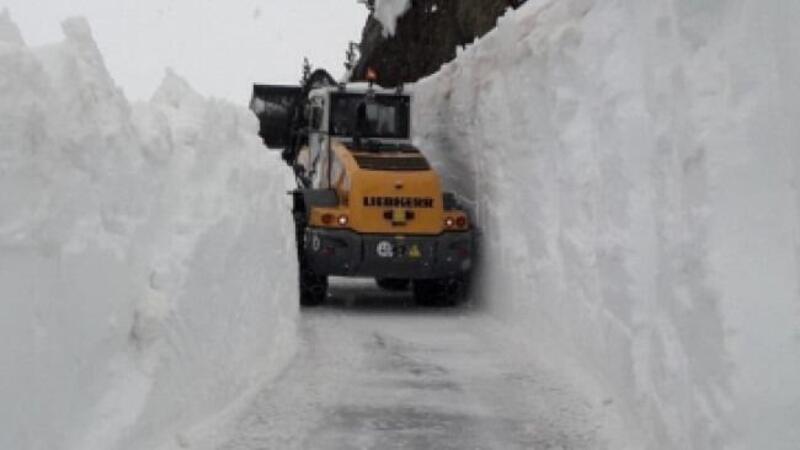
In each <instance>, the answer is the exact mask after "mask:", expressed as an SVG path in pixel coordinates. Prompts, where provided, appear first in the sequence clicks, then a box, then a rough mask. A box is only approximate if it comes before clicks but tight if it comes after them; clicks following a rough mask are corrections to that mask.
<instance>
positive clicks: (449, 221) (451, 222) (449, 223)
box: [444, 217, 456, 228]
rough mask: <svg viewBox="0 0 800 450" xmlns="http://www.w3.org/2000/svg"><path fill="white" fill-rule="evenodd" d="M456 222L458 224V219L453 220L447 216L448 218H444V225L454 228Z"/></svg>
mask: <svg viewBox="0 0 800 450" xmlns="http://www.w3.org/2000/svg"><path fill="white" fill-rule="evenodd" d="M455 224H456V221H455V220H453V218H452V217H447V218H445V219H444V226H445V227H447V228H453V226H454V225H455Z"/></svg>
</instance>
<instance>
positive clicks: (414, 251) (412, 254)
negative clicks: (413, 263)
mask: <svg viewBox="0 0 800 450" xmlns="http://www.w3.org/2000/svg"><path fill="white" fill-rule="evenodd" d="M421 256H422V252H420V251H419V247H418V246H417V245H416V244H415V245H412V246H411V248H410V249H409V250H408V257H409V258H419V257H421Z"/></svg>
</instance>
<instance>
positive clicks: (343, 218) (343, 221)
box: [339, 214, 350, 227]
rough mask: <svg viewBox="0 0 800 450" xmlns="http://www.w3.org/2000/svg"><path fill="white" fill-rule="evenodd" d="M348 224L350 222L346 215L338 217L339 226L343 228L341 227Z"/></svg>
mask: <svg viewBox="0 0 800 450" xmlns="http://www.w3.org/2000/svg"><path fill="white" fill-rule="evenodd" d="M349 222H350V219H349V218H348V217H347V216H346V215H344V214H342V215H341V216H339V225H340V226H343V227H344V226H347V224H348V223H349Z"/></svg>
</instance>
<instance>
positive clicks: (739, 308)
mask: <svg viewBox="0 0 800 450" xmlns="http://www.w3.org/2000/svg"><path fill="white" fill-rule="evenodd" d="M695 3H698V5H695V6H692V2H686V1H678V0H669V1H661V2H603V1H594V0H589V1H586V0H574V1H573V0H563V1H562V0H553V1H549V0H545V1H536V2H527V3H526V4H525V5H524V6H522V7H521V8H520V9H519V10H518V11H516V12H513V13H509V14H507V15H506V16H504V17H503V18H501V20H500V21H499V26H498V28H497V29H496V30H494V31H493V32H491V33H489V34H488V35H486V36H484V37H483V38H481V40H480V41H479V42H477V43H476V44H474V45H472V46H470V47H468V48H467V49H466V50H465V51H463V52H462V53H461V54H460V56H459V57H458V58H457V59H456V60H455V61H453V62H452V63H450V64H447V65H445V66H444V67H443V68H442V70H441V71H440V72H439V73H437V74H435V75H433V76H431V77H429V78H427V79H425V80H423V81H421V82H419V83H418V84H417V86H415V88H414V90H415V98H416V101H417V103H416V104H415V112H414V125H415V130H416V133H417V137H416V141H417V142H416V144H417V145H418V146H419V147H420V148H422V149H433V152H432V153H433V155H432V156H433V159H434V160H435V161H434V163H435V166H436V167H437V168H438V169H440V170H441V171H442V172H443V173H444V174H445V175H444V179H445V183H446V184H447V185H448V186H447V187H449V188H450V189H452V190H455V191H456V192H459V193H461V194H463V195H465V196H467V197H468V198H469V199H470V200H471V201H472V203H473V204H474V205H476V208H475V211H476V213H477V219H478V225H479V226H480V228H481V229H482V233H483V234H482V248H481V250H482V252H481V255H482V259H483V261H484V264H483V266H482V267H481V268H480V270H479V271H478V274H477V280H475V282H474V286H475V287H476V290H477V294H476V298H478V299H482V300H483V301H484V303H483V305H482V306H484V307H485V308H486V309H487V310H489V311H491V312H492V313H493V314H495V315H497V316H498V317H501V318H504V319H505V320H506V322H507V323H509V324H511V325H512V326H514V327H516V328H518V329H520V330H521V331H520V332H521V333H523V334H525V335H527V336H528V340H529V342H530V343H531V345H532V346H533V347H534V348H535V349H536V351H537V352H539V353H540V354H543V355H546V358H549V359H550V360H551V361H553V362H554V363H559V364H562V365H563V366H565V367H568V368H570V369H569V370H567V372H571V373H573V374H576V375H578V374H583V375H585V376H586V377H588V378H594V379H596V380H601V381H600V384H601V385H602V386H604V387H602V388H601V390H606V391H607V392H609V394H608V395H609V398H610V399H612V400H613V404H614V405H617V406H620V407H621V410H622V411H624V412H625V411H627V413H628V414H630V424H629V425H630V426H629V427H628V428H629V429H630V430H643V435H644V437H645V439H646V440H647V441H648V442H647V443H646V444H645V445H642V446H638V447H635V448H648V449H664V450H667V449H669V450H671V449H720V448H732V449H734V448H735V449H757V448H769V449H781V450H793V449H796V448H797V443H798V442H800V431H798V427H797V424H798V423H800V385H798V383H797V377H798V374H800V337H798V336H800V333H799V332H798V323H800V303H798V299H799V298H800V295H799V294H798V293H799V292H800V283H799V280H800V257H798V255H800V251H799V250H798V249H800V232H798V230H800V187H799V184H798V180H800V152H798V149H800V128H799V127H798V126H797V123H796V122H797V118H798V117H800V87H799V86H800V85H798V82H797V80H800V57H799V56H798V55H800V44H798V43H800V28H799V27H797V23H798V22H800V3H797V2H763V1H760V0H734V1H711V2H703V5H702V6H699V2H695Z"/></svg>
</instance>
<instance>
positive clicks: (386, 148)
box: [250, 70, 474, 306]
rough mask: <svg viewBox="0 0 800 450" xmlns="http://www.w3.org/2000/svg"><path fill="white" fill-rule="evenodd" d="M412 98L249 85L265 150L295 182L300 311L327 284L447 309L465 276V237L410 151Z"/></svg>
mask: <svg viewBox="0 0 800 450" xmlns="http://www.w3.org/2000/svg"><path fill="white" fill-rule="evenodd" d="M412 98H413V97H412V95H411V94H409V93H407V92H403V90H402V88H400V89H396V90H395V89H391V90H390V89H382V88H375V87H373V83H372V82H370V83H369V84H366V83H353V84H338V83H336V82H335V81H334V80H333V78H331V76H330V75H329V74H328V73H327V72H325V71H324V70H317V71H315V72H313V73H311V74H310V75H309V76H307V77H305V81H304V83H303V84H302V85H301V86H299V87H293V86H280V85H261V84H257V85H255V86H254V89H253V98H252V100H251V103H250V107H251V109H252V110H253V112H254V113H255V114H256V116H257V117H258V119H259V121H260V124H261V126H260V132H259V135H260V136H261V138H262V139H263V140H264V144H265V145H266V146H267V147H270V148H273V149H282V155H283V158H284V160H285V161H286V162H287V164H288V165H289V166H290V167H292V169H293V170H294V172H295V175H296V178H297V188H296V189H295V190H293V191H292V192H291V194H292V197H293V209H292V214H293V218H294V223H295V231H296V242H297V257H298V260H299V266H300V274H299V279H300V303H301V304H302V305H304V306H311V305H317V304H319V303H321V302H322V301H324V299H325V297H326V291H327V280H328V276H330V275H336V276H354V277H374V278H375V279H376V281H377V283H378V285H379V286H381V287H383V288H385V289H390V290H399V289H407V288H408V286H411V287H412V289H413V292H414V296H415V298H416V299H417V301H418V302H419V303H420V304H423V305H452V304H455V303H456V302H457V300H458V299H459V298H460V297H461V296H462V294H463V292H464V286H465V282H466V280H467V278H468V276H469V273H470V271H471V268H472V260H473V250H474V244H473V230H472V227H471V224H470V221H469V218H468V216H467V213H466V211H464V210H463V208H461V207H460V206H459V205H458V203H457V202H456V201H455V196H454V195H452V194H450V193H443V192H442V190H441V182H440V179H439V176H438V175H437V174H436V172H435V171H434V170H433V169H432V168H431V167H430V165H429V164H428V161H427V160H426V159H425V157H424V156H423V154H422V153H421V152H420V150H419V149H417V148H415V147H414V146H413V145H412V144H411V140H410V136H411V125H412V124H411V120H410V119H411V101H412Z"/></svg>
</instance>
